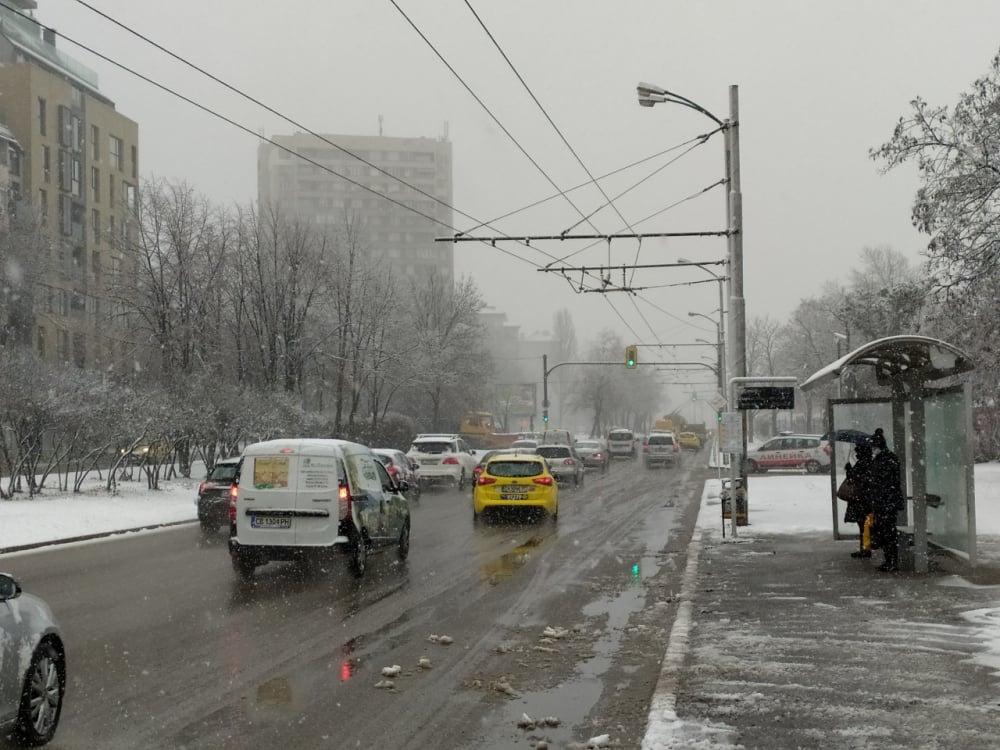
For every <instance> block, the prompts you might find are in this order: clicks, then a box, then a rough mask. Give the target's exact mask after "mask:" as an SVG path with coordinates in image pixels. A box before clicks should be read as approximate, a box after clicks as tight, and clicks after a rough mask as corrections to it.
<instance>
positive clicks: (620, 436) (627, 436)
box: [608, 432, 632, 440]
mask: <svg viewBox="0 0 1000 750" xmlns="http://www.w3.org/2000/svg"><path fill="white" fill-rule="evenodd" d="M631 439H632V433H631V432H612V433H610V434H609V435H608V440H631Z"/></svg>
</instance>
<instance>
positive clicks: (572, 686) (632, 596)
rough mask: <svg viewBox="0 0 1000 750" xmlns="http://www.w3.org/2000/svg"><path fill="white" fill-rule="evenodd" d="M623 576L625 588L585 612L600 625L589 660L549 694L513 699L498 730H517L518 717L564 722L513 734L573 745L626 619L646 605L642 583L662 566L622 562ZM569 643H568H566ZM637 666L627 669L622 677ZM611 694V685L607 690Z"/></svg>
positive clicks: (649, 557)
mask: <svg viewBox="0 0 1000 750" xmlns="http://www.w3.org/2000/svg"><path fill="white" fill-rule="evenodd" d="M623 562H624V566H623V573H624V575H625V576H626V577H627V578H628V581H629V585H628V586H627V587H626V588H625V589H624V590H622V591H621V592H619V593H618V594H616V595H615V596H605V597H601V598H600V599H597V600H596V601H593V602H591V603H590V604H588V605H586V606H585V607H584V608H583V611H582V614H583V615H584V617H586V618H587V619H588V620H596V621H598V622H601V623H602V624H601V625H600V626H596V625H595V626H594V629H596V628H597V627H600V629H601V635H600V636H599V637H598V638H597V640H596V641H595V642H594V644H593V654H594V655H593V656H592V657H591V658H589V659H586V660H584V661H580V662H578V663H577V665H576V673H575V674H574V675H573V676H571V677H569V678H568V679H566V680H564V681H563V682H562V683H561V684H560V685H559V686H557V687H555V688H551V689H549V690H539V691H535V692H530V693H524V694H522V695H520V696H519V697H518V698H516V699H514V700H512V701H511V702H510V703H508V704H507V705H506V707H505V708H504V710H503V718H502V719H501V724H500V726H501V727H504V728H505V729H506V728H507V727H517V722H518V720H520V718H521V715H522V714H527V715H528V716H530V717H531V718H533V719H536V720H538V719H541V718H544V717H547V716H555V717H558V718H559V719H560V721H561V722H562V723H561V724H560V725H559V726H558V727H542V728H538V729H536V730H534V731H525V730H517V731H518V732H521V734H522V736H524V737H525V738H527V737H528V736H538V737H545V738H546V739H547V740H548V741H549V742H550V743H556V744H557V745H558V746H565V745H566V744H567V743H569V742H570V741H571V740H573V732H574V730H575V728H576V727H578V726H580V725H581V724H582V723H583V721H584V719H585V718H586V717H587V714H589V713H590V711H591V710H592V709H593V707H594V706H595V705H596V704H597V701H598V700H599V699H600V697H601V694H602V692H603V690H604V682H603V680H602V677H603V676H604V674H605V673H606V672H607V671H608V669H609V668H610V667H611V665H612V662H613V660H614V656H615V654H617V653H618V652H619V650H620V649H621V640H622V637H623V636H624V635H625V627H626V626H627V625H628V621H629V618H630V617H631V616H632V614H634V613H635V612H638V611H640V610H641V609H642V608H643V606H644V605H645V603H646V587H645V586H644V585H643V584H642V581H643V580H645V579H646V578H649V577H652V576H654V575H656V573H657V572H659V569H660V566H661V562H660V561H659V560H658V559H657V557H656V555H655V553H654V552H649V553H648V554H644V555H643V556H642V557H641V558H640V560H639V561H637V562H634V563H629V562H628V561H623ZM570 643H571V642H570ZM636 669H637V667H635V666H629V667H625V668H624V671H625V673H626V674H629V673H631V672H634V671H635V670H636ZM609 687H610V688H612V689H613V687H614V686H609Z"/></svg>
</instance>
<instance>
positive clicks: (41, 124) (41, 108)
mask: <svg viewBox="0 0 1000 750" xmlns="http://www.w3.org/2000/svg"><path fill="white" fill-rule="evenodd" d="M47 114H48V112H47V108H46V106H45V100H44V99H42V97H38V133H39V134H40V135H45V134H46V133H45V128H46V125H47V123H46V119H47V117H46V115H47Z"/></svg>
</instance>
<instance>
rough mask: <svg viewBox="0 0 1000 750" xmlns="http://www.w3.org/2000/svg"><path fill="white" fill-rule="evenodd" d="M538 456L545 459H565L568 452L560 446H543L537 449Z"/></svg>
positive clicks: (567, 449)
mask: <svg viewBox="0 0 1000 750" xmlns="http://www.w3.org/2000/svg"><path fill="white" fill-rule="evenodd" d="M538 455H539V456H543V457H545V458H565V457H566V456H568V455H570V451H569V448H564V447H563V446H561V445H543V446H540V447H539V448H538Z"/></svg>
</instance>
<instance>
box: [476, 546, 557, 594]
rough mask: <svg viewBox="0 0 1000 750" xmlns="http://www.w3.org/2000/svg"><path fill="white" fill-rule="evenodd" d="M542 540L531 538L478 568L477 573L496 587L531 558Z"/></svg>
mask: <svg viewBox="0 0 1000 750" xmlns="http://www.w3.org/2000/svg"><path fill="white" fill-rule="evenodd" d="M541 542H542V540H541V538H540V537H532V538H531V539H529V540H528V541H526V542H525V543H524V544H522V545H521V546H519V547H515V548H514V549H512V550H511V551H510V552H505V553H504V554H502V555H500V557H498V558H496V559H495V560H490V561H489V562H488V563H485V564H484V565H482V566H480V568H479V573H480V575H482V577H483V578H484V579H486V580H487V581H489V582H490V583H491V584H493V585H496V584H498V583H500V582H501V581H504V580H506V579H508V578H510V577H512V576H513V575H514V574H515V573H516V572H517V571H518V570H520V569H521V568H523V567H524V564H525V563H526V562H528V560H529V559H530V558H531V553H532V551H533V550H534V549H535V547H537V546H538V545H539V544H541Z"/></svg>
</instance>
